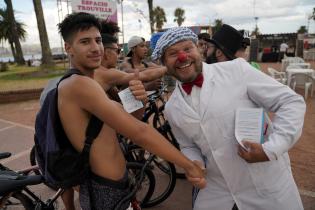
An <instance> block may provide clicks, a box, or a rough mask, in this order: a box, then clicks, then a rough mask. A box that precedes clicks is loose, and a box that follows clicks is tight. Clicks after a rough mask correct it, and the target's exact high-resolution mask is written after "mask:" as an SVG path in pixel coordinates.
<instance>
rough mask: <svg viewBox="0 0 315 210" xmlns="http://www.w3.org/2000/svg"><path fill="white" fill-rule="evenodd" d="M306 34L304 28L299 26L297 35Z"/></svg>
mask: <svg viewBox="0 0 315 210" xmlns="http://www.w3.org/2000/svg"><path fill="white" fill-rule="evenodd" d="M306 32H307V29H306V26H300V28H299V30H298V31H297V33H298V34H305V33H306Z"/></svg>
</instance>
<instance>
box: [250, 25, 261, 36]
mask: <svg viewBox="0 0 315 210" xmlns="http://www.w3.org/2000/svg"><path fill="white" fill-rule="evenodd" d="M259 34H260V31H259V28H258V26H257V25H256V26H255V29H254V31H252V34H251V36H258V35H259Z"/></svg>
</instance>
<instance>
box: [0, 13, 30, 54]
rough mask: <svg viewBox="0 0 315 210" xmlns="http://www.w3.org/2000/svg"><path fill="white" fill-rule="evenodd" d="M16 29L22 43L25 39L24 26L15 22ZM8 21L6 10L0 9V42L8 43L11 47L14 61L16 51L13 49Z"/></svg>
mask: <svg viewBox="0 0 315 210" xmlns="http://www.w3.org/2000/svg"><path fill="white" fill-rule="evenodd" d="M15 24H16V28H17V33H18V37H19V39H20V40H22V41H24V40H25V37H26V31H25V30H24V27H25V25H24V24H23V23H21V22H19V21H16V23H15ZM11 26H12V25H11V24H10V20H9V18H8V11H7V9H2V8H0V42H6V41H7V42H9V44H10V47H11V52H12V56H13V58H14V60H16V53H15V52H16V50H15V47H14V42H13V37H12V34H11V28H10V27H11Z"/></svg>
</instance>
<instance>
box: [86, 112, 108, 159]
mask: <svg viewBox="0 0 315 210" xmlns="http://www.w3.org/2000/svg"><path fill="white" fill-rule="evenodd" d="M102 126H103V122H102V121H101V120H100V119H98V118H97V117H96V116H94V115H92V116H91V118H90V121H89V124H88V126H87V128H86V131H85V141H84V147H83V150H82V155H83V156H85V157H87V158H88V157H89V154H90V149H91V145H92V143H93V141H94V139H95V138H96V137H97V136H98V134H99V133H100V131H101V129H102Z"/></svg>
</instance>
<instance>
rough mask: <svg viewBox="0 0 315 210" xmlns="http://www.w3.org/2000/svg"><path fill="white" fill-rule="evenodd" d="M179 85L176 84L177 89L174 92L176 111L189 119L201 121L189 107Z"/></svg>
mask: <svg viewBox="0 0 315 210" xmlns="http://www.w3.org/2000/svg"><path fill="white" fill-rule="evenodd" d="M178 85H179V84H178V83H176V88H175V90H174V92H173V94H175V95H174V96H175V97H174V98H173V100H174V101H173V104H174V106H175V108H176V109H178V110H179V111H180V112H181V113H182V115H183V116H185V117H188V118H192V119H195V120H199V119H200V117H199V115H198V113H197V112H196V111H195V110H194V109H193V108H192V107H190V106H189V104H188V103H187V102H186V101H185V99H184V97H183V95H182V93H181V90H180V88H179V87H178Z"/></svg>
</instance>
